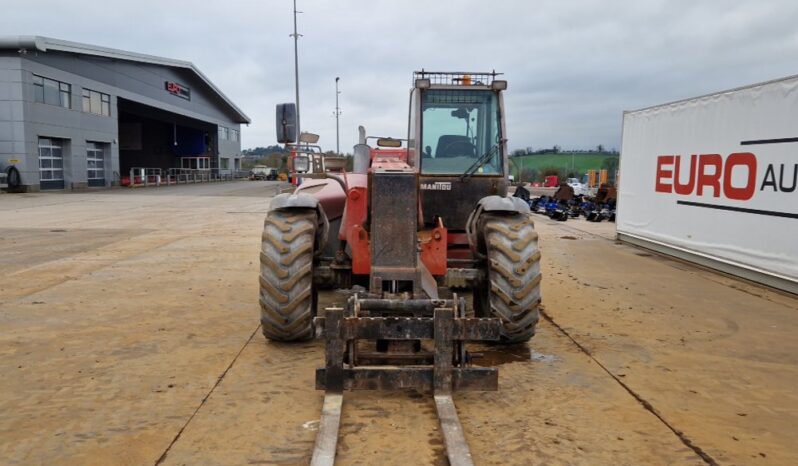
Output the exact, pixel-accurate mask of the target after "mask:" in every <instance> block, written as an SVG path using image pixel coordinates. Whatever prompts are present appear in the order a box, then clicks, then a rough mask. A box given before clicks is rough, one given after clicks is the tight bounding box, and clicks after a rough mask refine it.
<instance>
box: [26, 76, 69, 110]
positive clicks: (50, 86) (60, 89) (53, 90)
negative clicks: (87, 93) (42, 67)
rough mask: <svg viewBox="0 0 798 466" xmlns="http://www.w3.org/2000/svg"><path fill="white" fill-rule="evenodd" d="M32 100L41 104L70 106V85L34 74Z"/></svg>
mask: <svg viewBox="0 0 798 466" xmlns="http://www.w3.org/2000/svg"><path fill="white" fill-rule="evenodd" d="M33 100H34V101H36V102H39V103H43V104H50V105H57V106H59V107H64V108H72V86H70V85H69V84H67V83H62V82H61V81H56V80H54V79H48V78H44V77H42V76H37V75H35V74H34V75H33Z"/></svg>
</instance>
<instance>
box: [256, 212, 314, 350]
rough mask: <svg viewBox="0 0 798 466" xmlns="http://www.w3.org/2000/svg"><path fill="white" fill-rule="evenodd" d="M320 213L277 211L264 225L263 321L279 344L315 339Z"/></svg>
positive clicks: (263, 324) (269, 215)
mask: <svg viewBox="0 0 798 466" xmlns="http://www.w3.org/2000/svg"><path fill="white" fill-rule="evenodd" d="M317 222H318V221H317V217H316V212H315V211H313V210H309V209H302V210H282V211H280V210H276V211H272V212H269V213H268V214H267V215H266V220H265V221H264V223H263V236H262V237H261V253H260V309H261V312H260V322H261V324H262V329H263V335H264V336H265V337H266V338H268V339H270V340H275V341H303V340H310V339H312V338H313V334H314V332H313V317H314V316H315V315H316V290H315V287H314V286H313V252H314V244H315V238H316V229H317V225H318V223H317Z"/></svg>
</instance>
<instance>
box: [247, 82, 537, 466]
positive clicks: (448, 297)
mask: <svg viewBox="0 0 798 466" xmlns="http://www.w3.org/2000/svg"><path fill="white" fill-rule="evenodd" d="M497 77H498V74H497V73H462V72H427V71H420V72H415V73H414V76H413V78H414V82H413V84H414V85H413V88H412V89H411V91H410V119H409V122H410V124H409V134H408V135H407V138H406V139H396V138H367V137H366V134H365V130H364V129H363V128H362V127H361V134H360V144H358V145H357V146H355V150H354V170H353V172H354V173H346V174H344V173H340V174H336V173H331V172H329V171H327V172H325V173H312V172H306V173H305V174H303V175H302V176H303V178H304V182H303V183H302V184H301V185H300V186H299V187H298V188H297V189H296V190H295V191H294V193H292V194H281V195H279V196H277V197H275V198H274V199H273V200H272V203H271V206H270V210H269V213H268V214H267V217H266V221H265V227H264V232H263V243H262V251H261V256H260V257H261V272H260V284H261V291H260V303H261V309H262V313H261V323H262V325H263V327H262V328H263V333H264V335H265V336H266V337H267V338H270V339H273V340H278V341H294V340H307V339H310V338H313V336H314V334H315V333H316V329H319V330H320V331H321V333H323V335H324V338H325V341H326V343H325V345H326V358H325V360H326V364H325V367H323V368H321V369H318V370H317V372H316V387H317V388H318V389H323V390H326V395H325V400H324V409H323V414H322V419H321V421H320V429H319V432H318V435H317V437H316V445H315V448H314V453H313V460H312V463H311V464H319V465H320V464H332V463H333V461H334V458H335V448H336V442H337V432H338V425H339V421H340V414H341V404H342V400H343V398H342V393H343V390H357V389H405V388H415V389H419V390H427V389H432V390H433V391H434V394H435V404H436V407H437V411H438V416H439V418H440V421H441V427H442V431H443V436H444V441H445V445H446V450H447V455H448V457H449V462H450V463H451V464H453V465H464V464H472V460H471V454H470V452H469V449H468V444H467V443H466V441H465V436H464V434H463V429H462V426H461V425H460V422H459V419H458V417H457V412H456V410H455V406H454V402H453V400H452V392H453V391H454V390H458V389H459V390H496V389H497V388H498V370H497V369H496V368H482V367H480V368H475V367H470V364H469V362H470V359H471V356H470V355H469V352H468V351H467V348H466V342H468V341H498V342H503V343H521V342H525V341H527V340H529V338H531V337H532V336H533V335H534V333H535V326H536V324H537V321H538V306H539V303H540V251H539V250H538V241H537V233H536V232H535V229H534V225H533V222H532V219H531V217H530V210H529V206H528V205H527V203H526V202H524V201H523V200H522V199H519V198H516V197H507V173H508V163H507V147H506V135H505V129H504V104H503V97H502V91H503V90H504V89H506V86H507V82H506V81H504V80H499V79H497ZM277 113H278V140H280V142H289V141H294V140H295V139H296V138H295V137H293V138H292V136H295V135H294V134H292V127H291V125H290V124H287V125H286V124H285V122H286V119H285V118H284V117H283V119H282V121H283V123H284V124H283V126H282V127H281V123H280V121H281V120H280V115H283V116H284V115H286V114H290V113H291V112H290V110H289V111H288V112H286V110H285V109H282V110H281V109H280V108H278V112H277ZM288 123H290V122H288ZM370 139H376V146H377V147H371V146H369V145H368V144H367V142H368V141H369V140H370ZM408 141H409V144H408ZM355 285H357V286H359V287H361V288H358V289H362V290H365V291H361V292H356V293H352V295H351V297H350V298H349V299H348V301H347V302H346V303H345V304H344V305H342V306H338V307H332V308H327V309H326V310H325V312H324V314H323V315H321V314H317V309H316V292H317V290H318V289H319V288H320V287H323V286H329V287H333V288H338V289H342V290H344V289H351V288H352V287H353V286H355ZM461 290H462V291H471V292H472V294H473V300H471V302H470V303H469V302H467V300H466V299H465V298H464V297H463V296H462V295H461V294H460V293H462V291H461ZM472 310H473V315H474V317H470V315H471V312H472ZM314 323H315V326H314Z"/></svg>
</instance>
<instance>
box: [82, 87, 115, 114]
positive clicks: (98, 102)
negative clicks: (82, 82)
mask: <svg viewBox="0 0 798 466" xmlns="http://www.w3.org/2000/svg"><path fill="white" fill-rule="evenodd" d="M83 111H84V112H87V113H96V114H97V115H105V116H111V96H110V95H108V94H103V93H102V92H97V91H92V90H91V89H83Z"/></svg>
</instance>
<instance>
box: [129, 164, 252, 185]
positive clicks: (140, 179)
mask: <svg viewBox="0 0 798 466" xmlns="http://www.w3.org/2000/svg"><path fill="white" fill-rule="evenodd" d="M248 176H249V172H247V171H246V170H230V169H219V168H204V169H197V168H168V169H162V168H150V167H133V168H131V169H130V184H129V186H130V187H139V186H162V185H174V184H190V183H207V182H211V181H231V180H235V179H239V178H247V177H248Z"/></svg>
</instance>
